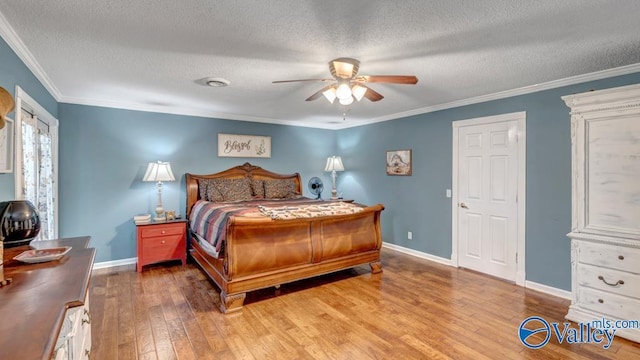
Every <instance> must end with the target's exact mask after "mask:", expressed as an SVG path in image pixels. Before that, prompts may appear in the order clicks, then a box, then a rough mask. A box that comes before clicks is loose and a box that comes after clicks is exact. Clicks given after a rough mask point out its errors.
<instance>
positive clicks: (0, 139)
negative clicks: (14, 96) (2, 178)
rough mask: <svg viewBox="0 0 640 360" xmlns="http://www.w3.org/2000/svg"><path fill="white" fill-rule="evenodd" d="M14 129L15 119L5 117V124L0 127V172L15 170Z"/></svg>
mask: <svg viewBox="0 0 640 360" xmlns="http://www.w3.org/2000/svg"><path fill="white" fill-rule="evenodd" d="M14 131H15V127H14V122H13V119H10V118H9V117H5V125H4V127H3V128H2V129H0V173H11V172H13V143H14V136H15V135H14Z"/></svg>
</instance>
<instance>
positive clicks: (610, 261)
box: [578, 241, 640, 274]
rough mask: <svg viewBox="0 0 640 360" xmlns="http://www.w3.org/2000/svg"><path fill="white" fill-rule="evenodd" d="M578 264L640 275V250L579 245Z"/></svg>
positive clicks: (614, 246)
mask: <svg viewBox="0 0 640 360" xmlns="http://www.w3.org/2000/svg"><path fill="white" fill-rule="evenodd" d="M578 261H579V262H581V263H583V264H590V265H595V266H603V267H606V268H610V269H617V270H622V271H628V272H632V273H634V274H640V249H636V248H629V247H624V246H619V245H611V244H595V243H590V242H586V241H583V242H581V243H580V255H579V259H578Z"/></svg>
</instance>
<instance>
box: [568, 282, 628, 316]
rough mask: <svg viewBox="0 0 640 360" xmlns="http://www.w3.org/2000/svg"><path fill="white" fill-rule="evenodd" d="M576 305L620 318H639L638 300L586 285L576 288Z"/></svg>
mask: <svg viewBox="0 0 640 360" xmlns="http://www.w3.org/2000/svg"><path fill="white" fill-rule="evenodd" d="M578 306H581V307H583V308H586V309H589V310H591V311H594V312H597V313H600V314H603V315H608V316H611V317H613V318H617V319H621V320H637V319H640V300H638V299H634V298H630V297H626V296H620V295H616V294H612V293H608V292H604V291H600V290H595V289H589V288H586V287H579V288H578Z"/></svg>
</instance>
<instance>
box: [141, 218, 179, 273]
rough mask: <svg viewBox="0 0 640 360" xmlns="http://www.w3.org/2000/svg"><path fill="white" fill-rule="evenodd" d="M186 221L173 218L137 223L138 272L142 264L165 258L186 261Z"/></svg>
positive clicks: (164, 259) (165, 259)
mask: <svg viewBox="0 0 640 360" xmlns="http://www.w3.org/2000/svg"><path fill="white" fill-rule="evenodd" d="M186 223H187V221H186V220H174V221H166V222H157V223H150V224H142V225H137V226H136V228H137V230H138V265H137V270H138V272H142V267H143V266H144V265H149V264H153V263H157V262H161V261H167V260H182V265H184V264H186V263H187V225H186Z"/></svg>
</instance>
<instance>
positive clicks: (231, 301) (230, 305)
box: [220, 291, 247, 314]
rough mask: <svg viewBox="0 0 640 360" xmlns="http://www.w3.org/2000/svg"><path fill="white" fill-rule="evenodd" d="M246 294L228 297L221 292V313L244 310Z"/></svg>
mask: <svg viewBox="0 0 640 360" xmlns="http://www.w3.org/2000/svg"><path fill="white" fill-rule="evenodd" d="M245 297H247V294H246V293H240V294H233V295H227V294H226V293H225V292H224V291H221V292H220V311H222V312H223V313H225V314H228V313H232V312H236V311H240V310H242V305H243V304H244V299H245Z"/></svg>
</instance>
